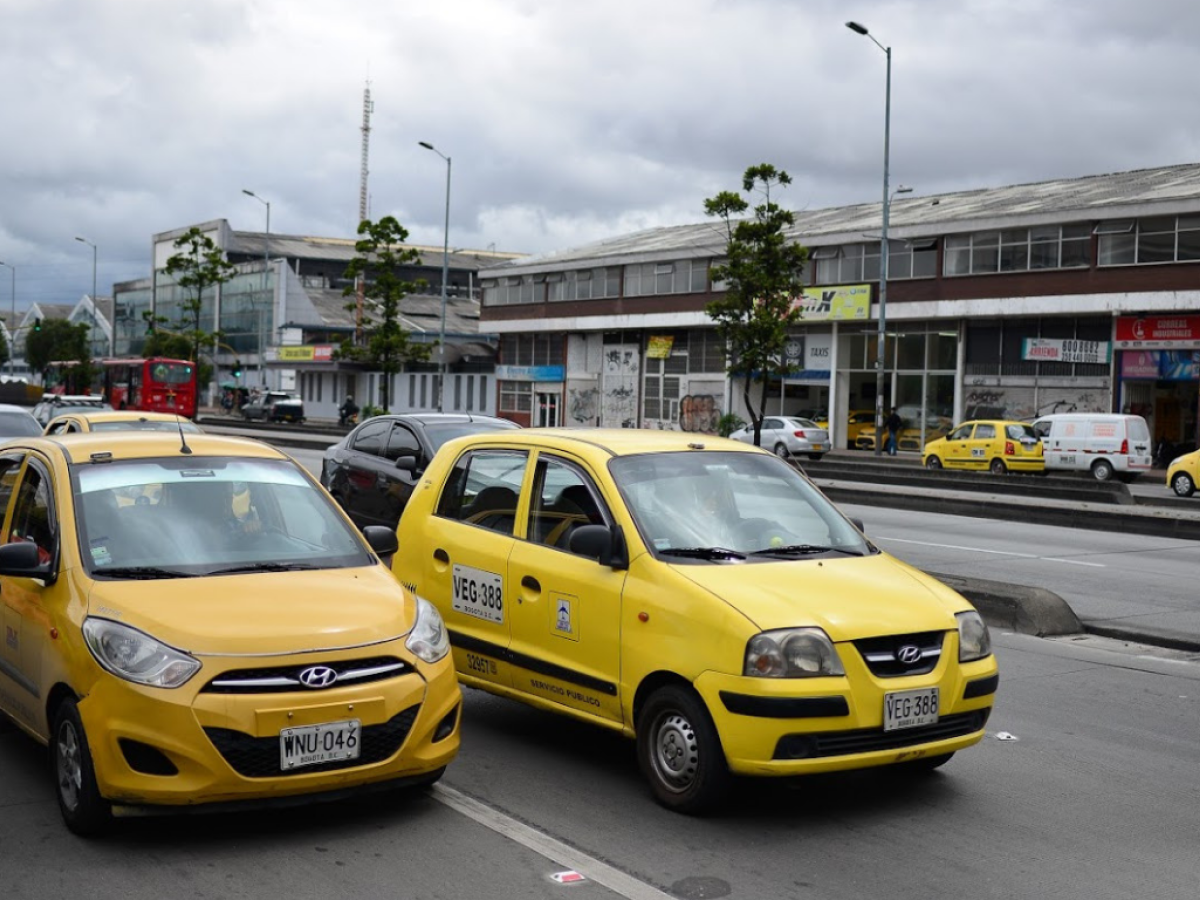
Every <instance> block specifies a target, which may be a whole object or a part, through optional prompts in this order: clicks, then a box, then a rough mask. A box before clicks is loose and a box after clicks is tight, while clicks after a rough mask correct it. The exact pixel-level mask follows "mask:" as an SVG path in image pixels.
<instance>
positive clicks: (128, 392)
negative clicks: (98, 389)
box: [96, 356, 196, 419]
mask: <svg viewBox="0 0 1200 900" xmlns="http://www.w3.org/2000/svg"><path fill="white" fill-rule="evenodd" d="M96 363H97V365H99V367H100V370H101V373H102V374H101V377H100V381H101V384H102V385H103V386H104V399H105V400H107V401H108V402H109V404H110V405H111V406H112V408H113V409H144V410H147V411H148V412H167V413H179V414H180V415H181V416H187V417H188V418H189V419H194V418H195V417H196V364H195V363H192V362H188V361H187V360H185V359H166V358H164V357H161V356H152V357H150V358H149V359H142V358H140V357H136V356H134V357H129V358H127V359H100V360H97V361H96Z"/></svg>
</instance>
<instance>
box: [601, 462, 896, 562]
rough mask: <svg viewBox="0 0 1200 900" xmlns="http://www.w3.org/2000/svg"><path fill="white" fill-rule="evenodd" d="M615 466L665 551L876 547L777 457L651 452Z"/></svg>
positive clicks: (651, 541) (656, 547)
mask: <svg viewBox="0 0 1200 900" xmlns="http://www.w3.org/2000/svg"><path fill="white" fill-rule="evenodd" d="M609 471H610V472H611V473H612V476H613V479H614V480H615V481H616V484H617V486H618V488H619V489H620V491H621V494H622V496H623V497H624V498H625V503H626V505H627V506H628V508H629V512H630V514H631V515H632V516H633V518H634V521H635V522H636V523H637V527H638V531H639V532H640V533H641V535H642V537H643V539H644V540H645V542H646V544H647V545H648V546H649V547H650V548H651V549H652V550H653V551H654V552H655V553H656V555H659V556H665V557H675V556H679V555H680V551H711V550H714V549H717V550H722V551H732V553H733V554H735V555H736V556H739V557H740V556H745V557H747V558H750V557H754V556H756V555H757V556H760V557H769V558H784V557H787V556H788V554H789V552H790V553H792V554H794V555H797V556H800V555H805V554H809V553H813V552H823V551H827V550H828V551H834V552H839V553H846V554H854V555H863V554H867V553H872V552H875V551H874V548H873V547H871V545H870V544H868V543H867V542H866V541H865V540H864V539H863V537H862V535H861V534H860V533H859V531H858V530H857V529H856V528H855V527H854V526H853V525H852V524H851V523H850V522H849V521H848V520H847V519H846V518H845V517H844V516H843V515H842V514H841V513H840V512H838V510H837V509H836V508H835V507H834V506H833V504H832V503H830V502H829V501H828V500H826V499H825V497H824V496H823V495H822V494H821V493H820V491H818V490H817V489H816V488H815V487H813V486H812V485H811V484H809V482H808V481H806V480H805V479H804V478H803V477H802V476H801V475H800V474H799V473H798V472H797V471H796V470H795V469H794V468H792V467H791V466H790V465H788V464H787V463H785V462H783V461H782V460H779V459H776V458H775V457H774V456H768V455H766V454H758V453H725V452H713V451H705V452H696V451H683V452H679V453H648V454H641V455H633V456H623V457H618V458H616V459H613V460H612V461H610V462H609Z"/></svg>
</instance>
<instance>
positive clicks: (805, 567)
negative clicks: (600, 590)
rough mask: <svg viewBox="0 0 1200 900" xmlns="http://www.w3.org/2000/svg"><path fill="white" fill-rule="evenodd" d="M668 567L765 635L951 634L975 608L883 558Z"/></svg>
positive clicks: (919, 574) (881, 555) (843, 638)
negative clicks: (796, 630)
mask: <svg viewBox="0 0 1200 900" xmlns="http://www.w3.org/2000/svg"><path fill="white" fill-rule="evenodd" d="M673 568H674V569H675V571H676V572H677V573H678V574H679V575H682V576H683V577H684V578H687V579H689V580H690V581H692V582H694V583H695V584H696V585H698V586H700V587H702V588H704V589H705V590H707V591H710V592H711V593H713V594H714V595H716V596H717V597H719V598H720V599H721V600H724V601H725V602H726V603H728V604H729V605H730V606H732V607H734V608H735V609H737V610H739V611H740V612H741V613H742V614H743V615H745V616H746V618H748V619H749V620H750V621H752V622H753V623H754V624H755V625H756V626H758V628H759V629H761V630H762V631H769V630H771V629H775V628H791V627H798V626H809V625H817V626H820V627H821V628H823V629H825V632H826V633H827V634H828V635H829V637H830V639H832V640H833V641H835V642H837V641H848V640H857V639H859V638H864V637H876V636H880V635H885V634H907V633H912V632H918V631H950V630H953V629H955V628H957V623H956V621H955V619H954V614H955V613H957V612H962V611H964V610H969V609H972V608H973V607H972V606H971V604H970V603H968V602H967V601H966V600H965V599H964V598H963V597H962V596H961V595H960V594H958V593H956V592H955V591H953V590H951V589H950V588H948V587H946V586H945V585H944V584H942V583H941V582H939V581H938V580H937V579H935V578H931V577H930V576H928V575H926V574H924V573H923V572H921V571H919V570H917V569H914V568H912V567H911V566H909V565H906V564H905V563H902V562H900V561H899V560H897V559H895V558H893V557H891V556H888V555H887V554H886V553H879V554H877V555H875V556H860V557H849V556H839V557H837V558H834V559H831V558H826V557H822V558H818V559H813V558H811V557H809V558H806V559H799V560H770V561H765V562H750V563H743V564H739V565H677V566H674V567H673Z"/></svg>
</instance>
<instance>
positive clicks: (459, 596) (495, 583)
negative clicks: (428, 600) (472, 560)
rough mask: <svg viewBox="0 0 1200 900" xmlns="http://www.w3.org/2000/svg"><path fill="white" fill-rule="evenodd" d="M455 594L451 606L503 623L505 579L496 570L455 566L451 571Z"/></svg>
mask: <svg viewBox="0 0 1200 900" xmlns="http://www.w3.org/2000/svg"><path fill="white" fill-rule="evenodd" d="M450 574H451V577H452V578H453V580H454V586H453V590H454V594H453V598H452V600H451V603H450V606H451V607H452V608H453V609H454V610H456V611H457V612H460V613H464V614H465V615H468V616H474V617H475V618H476V619H486V620H487V621H489V622H496V623H499V624H503V622H504V579H503V578H501V577H500V576H499V575H497V574H496V573H495V572H485V571H483V569H472V568H471V567H470V566H455V567H454V570H453V571H452V572H451V573H450Z"/></svg>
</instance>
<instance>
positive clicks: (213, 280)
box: [147, 226, 237, 362]
mask: <svg viewBox="0 0 1200 900" xmlns="http://www.w3.org/2000/svg"><path fill="white" fill-rule="evenodd" d="M174 246H175V249H176V250H180V251H183V252H180V253H176V254H175V255H174V256H171V257H170V258H169V259H168V260H167V274H168V275H170V276H171V277H172V278H174V279H175V283H176V284H177V285H179V286H180V287H181V288H184V289H187V290H189V291H190V292H191V293H190V294H189V296H188V297H187V298H186V299H184V300H183V302H182V303H181V304H180V321H179V323H178V325H177V327H175V328H173V329H172V330H173V331H175V332H176V333H177V334H179V335H182V336H183V337H184V338H186V340H187V352H186V353H185V354H180V355H181V356H183V358H184V359H189V360H192V361H193V362H195V361H196V360H197V359H198V358H199V356H200V348H201V347H207V346H210V345H212V344H213V342H214V341H216V340H217V339H218V338H219V337H220V336H221V335H220V332H218V331H206V330H205V329H204V328H202V327H201V322H200V313H201V310H202V309H203V303H204V291H205V290H206V289H215V288H217V287H219V286H220V285H222V284H224V283H225V282H227V281H228V280H229V279H230V278H232V277H233V276H234V273H235V272H236V271H237V267H236V266H234V264H233V263H231V262H229V260H227V259H225V255H224V254H223V253H222V251H221V249H220V248H219V247H217V245H216V244H214V243H213V241H212V238H210V237H209V236H208V235H206V234H205V233H204V232H202V231H201V230H200V229H199V228H197V227H195V226H192V227H191V228H189V229H188V230H187V231H186V232H185V233H184V234H181V235H180V236H179V237H178V238H176V239H175V244H174ZM159 321H160V320H159V318H158V317H155V318H154V319H152V320H151V327H154V326H155V325H157V324H159ZM155 330H156V331H157V329H155ZM155 336H156V335H154V334H152V335H151V336H150V337H151V341H147V345H149V344H150V343H151V342H152V340H153V338H154V337H155Z"/></svg>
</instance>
